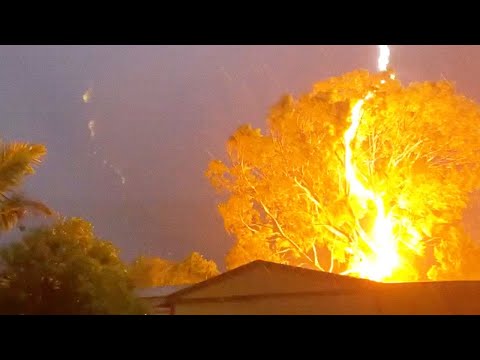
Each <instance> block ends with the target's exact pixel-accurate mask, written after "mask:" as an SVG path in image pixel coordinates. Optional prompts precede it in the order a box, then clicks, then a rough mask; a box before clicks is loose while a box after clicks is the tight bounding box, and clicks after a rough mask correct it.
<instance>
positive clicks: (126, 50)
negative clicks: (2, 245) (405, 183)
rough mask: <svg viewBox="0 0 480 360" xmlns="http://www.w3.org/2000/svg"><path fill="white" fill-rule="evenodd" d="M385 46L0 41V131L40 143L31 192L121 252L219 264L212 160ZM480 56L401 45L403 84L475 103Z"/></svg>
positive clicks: (477, 49) (223, 245)
mask: <svg viewBox="0 0 480 360" xmlns="http://www.w3.org/2000/svg"><path fill="white" fill-rule="evenodd" d="M377 54H378V53H377V48H376V46H374V45H371V46H258V45H257V46H0V79H1V81H0V119H1V120H0V124H1V127H0V136H1V137H2V138H3V139H4V140H6V141H11V140H26V141H31V142H39V143H44V144H45V145H46V146H47V148H48V151H49V153H48V156H47V158H46V160H45V162H44V164H43V165H42V166H41V167H40V168H39V169H38V172H37V175H35V176H33V177H31V179H30V180H29V181H28V182H27V186H26V191H27V194H29V195H30V196H31V197H33V198H35V199H39V200H42V201H44V202H46V203H47V204H48V205H49V206H51V207H52V208H54V209H55V210H57V211H60V212H61V213H62V214H64V215H67V216H80V217H83V218H85V219H87V220H89V221H91V222H92V223H93V224H94V226H95V230H96V232H97V234H98V235H99V236H101V237H103V238H106V239H108V240H111V241H112V242H113V243H114V244H116V245H117V246H118V247H119V248H120V249H121V251H122V257H123V258H124V259H125V260H132V259H133V258H134V257H135V256H137V255H140V254H145V255H149V256H161V257H165V258H171V259H181V258H183V257H184V256H186V255H187V254H188V253H190V252H191V251H199V252H200V253H202V254H203V255H205V256H206V257H207V258H211V259H214V260H215V261H217V262H218V263H219V265H220V267H222V268H223V257H224V255H225V253H226V251H227V250H228V248H229V247H230V246H231V244H232V240H231V239H229V238H228V236H227V235H226V234H225V231H224V230H223V224H222V220H221V218H220V216H219V215H218V213H217V209H216V203H217V200H218V197H217V195H216V194H215V192H214V191H213V190H212V189H211V188H210V185H209V184H208V181H207V179H206V178H205V177H204V171H205V169H206V167H207V164H208V162H209V160H210V159H211V158H212V156H213V157H215V158H223V157H224V152H225V142H226V140H227V138H228V136H229V135H231V133H232V132H233V131H234V130H235V129H236V128H237V126H239V125H240V124H242V123H251V124H253V125H254V126H256V127H261V128H264V124H265V117H266V114H267V112H268V110H269V108H270V106H271V105H272V104H274V103H275V102H276V101H277V100H278V99H279V98H280V96H281V95H282V94H284V93H287V92H288V93H293V94H294V95H299V94H301V93H304V92H308V91H309V90H310V89H311V86H312V85H313V83H315V82H317V81H320V80H323V79H326V78H328V77H331V76H336V75H341V74H342V73H345V72H348V71H351V70H355V69H359V68H364V69H368V70H370V71H375V69H376V59H377ZM479 63H480V46H395V45H393V46H391V65H392V66H393V67H394V69H395V71H396V73H397V76H398V78H399V79H400V80H401V81H402V82H403V83H404V84H406V83H409V82H411V81H423V80H440V79H442V78H446V79H448V80H452V81H454V82H455V83H456V85H457V89H458V90H459V91H461V92H462V93H464V94H465V95H467V96H469V97H472V98H473V99H475V100H477V101H479V100H480V85H478V84H479V83H478V79H479V76H480V67H479V66H478V64H479ZM90 87H91V88H93V98H92V101H91V102H90V103H88V104H85V103H83V101H82V94H83V93H84V91H85V90H86V89H88V88H90ZM90 120H93V121H95V124H96V126H95V133H96V134H95V137H94V139H93V141H92V140H91V139H90V132H89V129H88V122H89V121H90ZM95 151H96V154H95V153H94V152H95ZM104 161H106V164H104ZM114 168H116V169H118V170H117V171H120V172H121V174H122V175H123V176H125V178H126V182H125V184H122V182H121V177H120V176H119V175H117V174H116V173H115V171H114ZM475 213H476V211H474V212H473V214H474V215H475ZM474 215H472V218H475V216H474ZM475 223H476V221H474V220H472V221H470V226H472V224H475ZM3 239H5V238H3ZM2 241H5V240H2Z"/></svg>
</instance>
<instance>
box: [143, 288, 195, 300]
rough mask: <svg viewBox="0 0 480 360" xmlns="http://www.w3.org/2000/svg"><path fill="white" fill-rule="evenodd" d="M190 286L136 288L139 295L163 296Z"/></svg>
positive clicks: (144, 296)
mask: <svg viewBox="0 0 480 360" xmlns="http://www.w3.org/2000/svg"><path fill="white" fill-rule="evenodd" d="M189 286H190V285H176V286H157V287H150V288H143V289H137V290H135V292H136V294H137V296H139V297H141V298H151V297H162V296H168V295H171V294H173V293H175V292H177V291H179V290H182V289H185V288H187V287H189Z"/></svg>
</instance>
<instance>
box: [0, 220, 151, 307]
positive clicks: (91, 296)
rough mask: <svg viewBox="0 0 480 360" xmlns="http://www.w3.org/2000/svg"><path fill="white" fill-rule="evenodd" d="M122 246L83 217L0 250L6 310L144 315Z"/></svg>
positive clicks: (1, 301)
mask: <svg viewBox="0 0 480 360" xmlns="http://www.w3.org/2000/svg"><path fill="white" fill-rule="evenodd" d="M118 255H119V254H118V250H117V249H116V248H115V247H114V246H113V245H112V244H111V243H110V242H108V241H105V240H102V239H99V238H98V237H96V236H95V234H94V232H93V226H92V225H91V224H90V223H88V222H87V221H85V220H82V219H78V218H70V219H61V220H59V221H57V222H56V223H55V224H54V225H52V226H49V227H47V226H45V227H40V228H37V229H34V230H31V231H29V232H28V233H25V235H24V236H23V238H22V239H21V241H18V242H14V243H12V244H10V245H7V246H4V247H3V248H1V250H0V313H4V314H143V313H145V311H146V309H145V307H144V305H143V304H142V303H141V302H140V300H139V299H138V298H137V297H136V296H135V294H134V293H133V289H134V287H133V284H132V282H131V280H130V277H129V275H128V272H127V267H126V266H125V265H124V264H123V262H122V261H121V260H120V258H119V256H118Z"/></svg>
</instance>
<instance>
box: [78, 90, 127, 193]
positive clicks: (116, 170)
mask: <svg viewBox="0 0 480 360" xmlns="http://www.w3.org/2000/svg"><path fill="white" fill-rule="evenodd" d="M92 97H93V88H92V87H90V88H89V89H87V90H86V91H85V92H84V93H83V95H82V99H83V102H84V103H85V104H87V103H89V102H91V101H92ZM95 126H96V123H95V120H90V121H89V122H88V125H87V127H88V131H89V132H90V140H91V141H92V143H93V144H94V145H95V135H96V132H95ZM95 148H96V146H95ZM97 153H98V151H97V150H94V151H93V155H97ZM103 165H104V166H105V167H108V168H109V169H110V170H112V171H113V173H114V174H115V175H116V176H117V177H118V178H119V179H120V182H121V183H122V185H125V183H126V182H127V178H126V177H125V176H124V175H123V173H122V170H120V169H119V168H118V167H116V166H115V165H113V164H111V163H110V162H109V161H108V160H107V159H103Z"/></svg>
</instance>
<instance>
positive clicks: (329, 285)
mask: <svg viewBox="0 0 480 360" xmlns="http://www.w3.org/2000/svg"><path fill="white" fill-rule="evenodd" d="M254 271H255V274H256V276H257V278H256V282H259V283H263V285H266V284H268V283H269V282H270V280H269V277H271V275H272V273H275V274H276V275H280V274H283V275H286V276H287V277H288V278H289V279H290V281H291V282H290V283H292V281H293V282H294V283H297V284H296V286H294V287H293V288H291V289H288V285H285V286H282V285H280V286H277V289H275V286H274V287H265V286H264V291H263V294H267V293H268V294H276V293H285V292H287V293H298V292H299V291H302V292H319V291H322V290H323V291H325V289H328V290H329V291H349V290H354V289H363V288H371V287H372V286H374V285H375V284H378V283H376V282H373V281H370V280H365V279H358V278H353V277H350V276H343V275H338V274H333V273H327V272H323V271H317V270H311V269H306V268H301V267H295V266H289V265H283V264H278V263H273V262H268V261H263V260H255V261H252V262H250V263H248V264H245V265H243V266H240V267H238V268H235V269H233V270H230V271H227V272H225V273H222V274H220V275H218V276H215V277H213V278H210V279H208V280H205V281H202V282H200V283H197V284H195V285H192V286H189V287H187V288H184V289H181V290H179V291H176V292H174V293H173V294H170V295H168V296H166V298H167V300H168V301H169V302H174V301H175V300H177V299H180V298H184V297H195V293H197V292H199V293H201V292H203V291H201V290H205V289H207V288H208V287H214V286H216V285H221V283H222V282H223V283H226V282H227V281H231V280H233V279H235V278H238V277H240V276H242V275H247V273H249V272H254ZM257 280H258V281H257ZM280 288H281V289H280ZM300 289H301V290H300ZM256 294H257V295H258V294H259V293H256ZM241 295H252V294H251V293H242V294H241Z"/></svg>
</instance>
